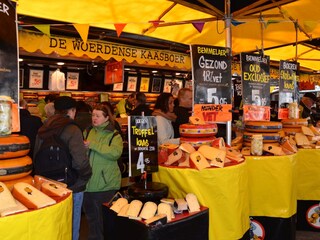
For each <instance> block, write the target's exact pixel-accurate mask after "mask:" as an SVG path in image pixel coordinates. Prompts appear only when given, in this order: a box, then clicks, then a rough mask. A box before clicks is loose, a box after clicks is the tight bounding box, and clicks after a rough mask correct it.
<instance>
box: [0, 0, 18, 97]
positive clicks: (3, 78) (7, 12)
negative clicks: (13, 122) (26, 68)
mask: <svg viewBox="0 0 320 240" xmlns="http://www.w3.org/2000/svg"><path fill="white" fill-rule="evenodd" d="M18 76H19V75H18V51H17V24H16V4H15V3H13V2H11V1H7V0H0V95H4V96H9V97H11V98H12V99H13V100H14V101H15V102H16V103H18V95H19V94H18V92H19V90H18V88H19V78H18Z"/></svg>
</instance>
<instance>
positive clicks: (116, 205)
mask: <svg viewBox="0 0 320 240" xmlns="http://www.w3.org/2000/svg"><path fill="white" fill-rule="evenodd" d="M127 204H128V200H127V199H126V198H118V199H117V200H116V201H115V202H114V203H113V204H112V206H111V207H110V209H111V210H112V211H115V212H116V213H119V212H120V211H121V209H122V208H123V207H124V206H125V205H127Z"/></svg>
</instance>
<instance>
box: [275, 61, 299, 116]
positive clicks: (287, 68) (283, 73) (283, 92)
mask: <svg viewBox="0 0 320 240" xmlns="http://www.w3.org/2000/svg"><path fill="white" fill-rule="evenodd" d="M298 68H299V64H298V63H297V62H289V61H283V60H281V61H280V65H279V72H280V78H279V105H278V106H279V108H278V118H279V119H287V118H288V113H289V112H288V104H289V103H292V102H294V101H295V100H296V99H295V96H296V93H295V90H296V84H297V74H298Z"/></svg>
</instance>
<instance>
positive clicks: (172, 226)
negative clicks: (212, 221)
mask: <svg viewBox="0 0 320 240" xmlns="http://www.w3.org/2000/svg"><path fill="white" fill-rule="evenodd" d="M102 211H103V223H104V226H103V228H104V234H105V239H107V240H108V239H116V240H128V238H130V240H195V239H201V240H207V239H208V227H209V224H208V222H209V209H208V208H206V207H201V209H200V212H194V213H188V212H184V213H183V214H176V217H175V219H173V221H170V222H168V223H166V224H164V225H161V224H160V225H155V226H146V225H145V224H144V223H143V222H142V221H139V220H133V219H129V218H127V217H118V216H117V214H116V213H115V212H114V211H112V210H110V209H109V207H108V206H107V205H106V204H105V205H103V207H102ZM128 236H130V237H128Z"/></svg>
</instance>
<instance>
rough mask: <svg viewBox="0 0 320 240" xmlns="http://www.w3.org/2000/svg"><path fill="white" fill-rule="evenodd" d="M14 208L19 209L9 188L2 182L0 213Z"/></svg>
mask: <svg viewBox="0 0 320 240" xmlns="http://www.w3.org/2000/svg"><path fill="white" fill-rule="evenodd" d="M4 161H7V160H4ZM12 207H17V203H16V201H15V199H14V197H13V196H12V194H11V192H10V191H9V189H8V188H7V186H6V185H5V184H4V183H3V182H0V212H2V211H3V210H5V209H8V208H12Z"/></svg>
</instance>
